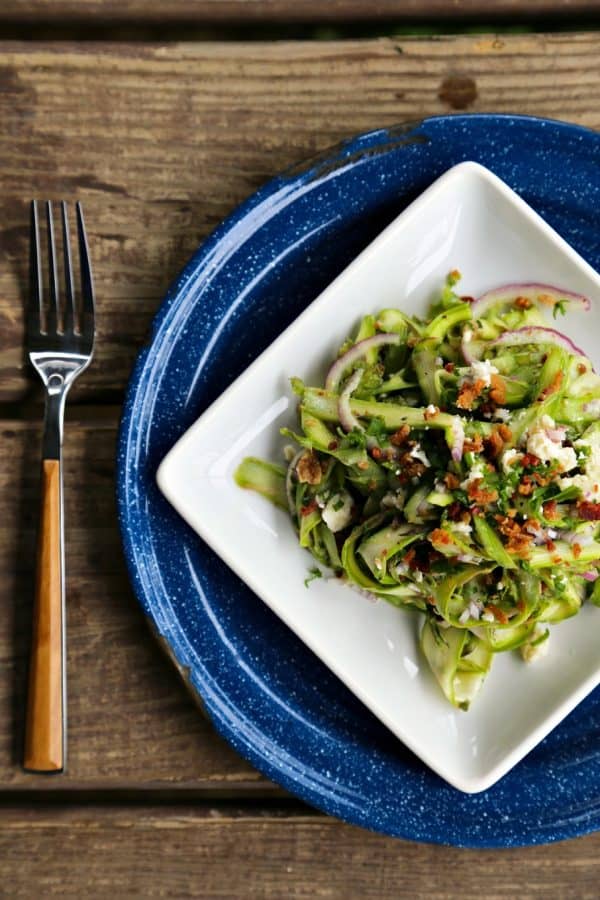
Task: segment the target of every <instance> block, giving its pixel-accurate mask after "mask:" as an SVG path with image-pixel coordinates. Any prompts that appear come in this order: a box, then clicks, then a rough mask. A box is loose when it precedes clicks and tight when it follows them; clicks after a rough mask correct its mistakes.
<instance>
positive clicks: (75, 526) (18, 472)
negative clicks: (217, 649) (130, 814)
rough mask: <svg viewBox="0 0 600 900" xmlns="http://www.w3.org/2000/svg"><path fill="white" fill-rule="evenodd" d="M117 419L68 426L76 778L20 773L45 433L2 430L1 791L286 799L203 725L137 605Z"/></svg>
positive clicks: (27, 428) (71, 771)
mask: <svg viewBox="0 0 600 900" xmlns="http://www.w3.org/2000/svg"><path fill="white" fill-rule="evenodd" d="M68 412H69V409H68V407H67V413H68ZM117 417H118V410H116V409H114V410H110V411H108V410H107V411H105V414H104V417H103V418H100V417H95V418H94V419H92V420H91V421H78V420H77V419H73V417H72V416H69V415H68V417H67V423H66V434H65V455H64V467H65V468H64V481H65V526H66V574H67V579H66V590H67V633H68V644H67V646H68V658H67V670H68V684H69V766H68V772H67V774H65V775H61V776H60V777H59V778H52V779H48V778H46V777H44V776H43V775H33V774H30V773H26V772H23V771H22V770H21V766H20V763H21V753H22V738H23V723H24V716H25V689H26V682H27V654H28V650H29V643H30V638H31V605H32V598H33V567H32V564H31V562H32V559H33V558H34V551H35V534H36V529H37V513H38V497H37V494H38V492H39V468H38V466H39V463H38V459H39V452H40V451H39V443H40V440H41V425H40V427H39V428H38V426H37V425H30V424H27V423H23V422H6V421H5V422H3V423H2V424H1V425H0V571H1V572H2V573H3V576H2V582H1V595H0V596H1V599H0V608H1V610H2V615H1V616H0V788H4V789H5V790H15V789H21V790H31V791H35V790H38V789H40V788H41V789H44V790H80V789H82V788H88V789H115V788H119V789H121V790H123V789H136V788H142V789H151V788H159V787H163V788H168V787H169V788H173V789H175V790H180V789H181V790H182V789H186V788H187V789H194V790H197V791H220V792H222V793H224V794H226V793H227V792H228V791H229V792H230V791H231V790H232V789H233V786H235V789H236V790H240V791H242V792H245V791H246V792H254V791H257V790H259V791H262V792H266V793H268V794H271V793H273V791H274V790H275V789H274V788H273V787H272V786H271V785H269V783H268V782H266V781H265V780H264V779H262V778H261V776H259V775H258V773H256V772H255V771H254V769H253V768H252V767H251V766H250V765H248V764H247V763H246V762H244V761H243V760H241V759H240V758H239V757H238V756H237V754H235V753H234V752H233V750H231V749H230V748H229V746H228V745H227V744H225V742H224V741H222V740H221V739H220V738H219V737H218V736H217V735H216V734H215V732H214V730H213V728H212V726H211V725H210V724H209V722H208V721H207V720H206V719H205V718H204V717H203V716H202V715H201V713H200V712H199V710H198V709H197V707H196V705H195V704H194V703H193V701H192V700H191V698H190V697H189V696H188V694H187V692H186V690H185V688H184V687H183V685H182V683H181V682H180V680H179V678H178V676H177V675H176V673H175V671H174V669H173V667H172V666H171V664H170V663H169V662H168V660H167V659H166V657H165V656H164V655H163V653H162V652H161V651H160V649H159V647H158V645H157V644H156V642H155V640H154V639H153V638H152V636H151V635H150V631H149V629H148V627H147V625H146V622H145V621H144V618H143V616H142V614H141V612H140V611H139V609H138V607H137V604H136V602H135V600H134V598H133V596H132V592H131V588H130V587H129V583H128V579H127V575H126V572H125V566H124V562H123V559H122V555H121V549H120V542H119V535H118V531H117V522H116V511H115V500H114V447H115V434H116V421H117ZM0 818H1V816H0Z"/></svg>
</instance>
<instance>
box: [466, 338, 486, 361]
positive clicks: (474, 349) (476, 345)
mask: <svg viewBox="0 0 600 900" xmlns="http://www.w3.org/2000/svg"><path fill="white" fill-rule="evenodd" d="M486 343H487V342H486V341H474V340H468V341H466V340H465V339H464V337H463V339H462V341H461V343H460V352H461V353H462V355H463V359H464V361H465V362H466V364H467V365H468V366H472V365H473V363H474V362H477V360H479V359H481V355H482V353H483V351H484V350H485V346H486Z"/></svg>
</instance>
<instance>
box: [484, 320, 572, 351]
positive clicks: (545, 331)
mask: <svg viewBox="0 0 600 900" xmlns="http://www.w3.org/2000/svg"><path fill="white" fill-rule="evenodd" d="M502 344H554V345H555V346H556V347H561V348H562V349H563V350H567V351H568V352H569V353H574V354H575V355H576V356H585V357H586V359H587V354H586V353H584V352H583V350H581V349H580V348H579V347H577V346H576V344H574V343H573V341H572V340H571V339H570V338H568V337H567V336H566V334H563V333H562V331H557V330H556V328H542V327H540V326H537V325H532V326H530V327H527V328H517V330H516V331H505V332H504V333H503V334H501V335H500V337H498V338H496V340H495V341H492V343H491V346H492V347H498V346H500V345H502Z"/></svg>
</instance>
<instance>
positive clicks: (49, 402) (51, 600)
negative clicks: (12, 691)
mask: <svg viewBox="0 0 600 900" xmlns="http://www.w3.org/2000/svg"><path fill="white" fill-rule="evenodd" d="M60 208H61V221H62V244H63V257H64V263H63V268H64V282H65V284H64V293H63V296H62V297H61V296H60V291H59V275H58V266H57V259H56V256H57V254H56V242H55V235H54V217H53V209H52V204H51V203H50V202H48V203H46V228H47V241H48V282H49V283H48V292H47V296H44V290H43V286H42V265H41V253H40V228H39V222H38V210H37V204H36V201H35V200H33V201H32V203H31V232H30V298H29V306H28V311H27V349H28V351H29V359H30V361H31V363H32V365H33V367H34V369H35V370H36V371H37V373H38V374H39V376H40V378H41V379H42V383H43V385H44V388H45V394H46V398H45V415H44V434H43V441H42V473H41V510H40V524H39V534H38V556H37V573H36V583H35V601H34V610H33V629H32V643H31V659H30V667H29V692H28V698H27V715H26V725H25V753H24V760H23V767H24V768H25V769H26V770H28V771H32V772H46V773H51V772H63V771H64V769H65V766H66V661H65V635H66V629H65V559H64V521H63V489H62V436H63V420H64V408H65V400H66V397H67V393H68V391H69V388H70V387H71V385H72V384H73V382H74V381H75V379H76V378H77V376H78V375H80V374H81V373H82V372H83V370H84V369H85V368H86V367H87V366H88V365H89V363H90V361H91V359H92V354H93V350H94V287H93V282H92V272H91V267H90V259H89V251H88V244H87V237H86V233H85V225H84V221H83V213H82V210H81V205H80V204H79V203H77V204H76V207H75V210H76V219H77V239H78V245H79V269H80V274H81V299H80V302H79V303H78V302H77V300H76V296H75V290H74V285H73V265H72V260H71V245H70V237H69V221H68V215H67V205H66V203H64V202H62V203H61V204H60Z"/></svg>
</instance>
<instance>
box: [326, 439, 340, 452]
mask: <svg viewBox="0 0 600 900" xmlns="http://www.w3.org/2000/svg"><path fill="white" fill-rule="evenodd" d="M337 448H338V442H337V441H329V443H328V444H327V449H328V450H337Z"/></svg>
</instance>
